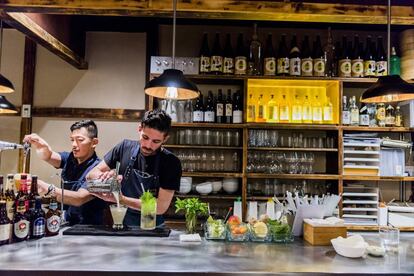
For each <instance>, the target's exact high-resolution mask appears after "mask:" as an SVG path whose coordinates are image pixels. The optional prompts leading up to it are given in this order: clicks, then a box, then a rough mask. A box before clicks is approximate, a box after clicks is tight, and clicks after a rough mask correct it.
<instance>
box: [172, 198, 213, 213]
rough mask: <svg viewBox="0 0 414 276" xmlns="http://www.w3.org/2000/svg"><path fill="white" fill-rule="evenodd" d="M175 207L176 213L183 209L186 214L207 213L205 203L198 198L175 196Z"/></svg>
mask: <svg viewBox="0 0 414 276" xmlns="http://www.w3.org/2000/svg"><path fill="white" fill-rule="evenodd" d="M175 208H176V210H175V212H176V213H178V212H179V211H181V210H184V211H185V214H186V215H190V214H191V215H206V214H207V213H208V207H207V203H205V202H201V201H199V200H198V198H186V199H183V200H181V199H179V198H177V200H176V201H175Z"/></svg>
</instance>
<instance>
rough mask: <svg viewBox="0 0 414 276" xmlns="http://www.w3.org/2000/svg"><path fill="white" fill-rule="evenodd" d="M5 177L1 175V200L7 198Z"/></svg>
mask: <svg viewBox="0 0 414 276" xmlns="http://www.w3.org/2000/svg"><path fill="white" fill-rule="evenodd" d="M3 183H4V177H3V176H2V175H0V201H3V200H4V199H5V196H4V190H5V189H4V185H3Z"/></svg>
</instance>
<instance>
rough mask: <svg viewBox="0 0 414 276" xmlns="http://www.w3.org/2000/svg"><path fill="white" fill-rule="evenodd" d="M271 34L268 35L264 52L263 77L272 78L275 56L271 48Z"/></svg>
mask: <svg viewBox="0 0 414 276" xmlns="http://www.w3.org/2000/svg"><path fill="white" fill-rule="evenodd" d="M272 41H273V40H272V34H270V33H269V34H268V36H267V40H266V47H265V51H264V68H263V71H264V75H265V76H274V75H276V54H275V50H274V48H273V42H272Z"/></svg>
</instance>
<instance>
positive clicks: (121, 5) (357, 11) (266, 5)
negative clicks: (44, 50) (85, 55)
mask: <svg viewBox="0 0 414 276" xmlns="http://www.w3.org/2000/svg"><path fill="white" fill-rule="evenodd" d="M316 2H317V0H315V2H314V3H312V2H306V3H305V2H300V1H295V2H287V1H278V2H276V1H266V0H257V1H252V0H250V1H247V0H178V6H177V11H178V13H177V15H178V17H180V18H200V19H229V20H255V21H260V20H265V21H296V22H326V23H360V24H385V23H386V5H378V4H374V5H369V4H368V3H367V1H361V2H363V4H342V3H333V2H327V1H325V3H316ZM335 2H341V1H335ZM342 2H344V1H342ZM384 2H385V1H384ZM0 8H3V9H4V10H5V11H8V12H36V13H55V14H72V15H73V14H79V15H109V16H144V17H146V16H151V17H154V16H156V17H170V16H171V10H172V1H171V0H0ZM392 24H402V25H414V7H413V6H408V5H406V6H402V5H401V6H393V7H392Z"/></svg>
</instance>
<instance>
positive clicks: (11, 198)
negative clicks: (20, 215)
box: [5, 174, 16, 221]
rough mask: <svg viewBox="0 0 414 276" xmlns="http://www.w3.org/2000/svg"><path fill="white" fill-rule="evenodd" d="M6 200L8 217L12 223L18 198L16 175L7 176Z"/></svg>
mask: <svg viewBox="0 0 414 276" xmlns="http://www.w3.org/2000/svg"><path fill="white" fill-rule="evenodd" d="M5 198H6V210H7V216H8V217H9V219H10V221H13V219H14V209H15V200H16V196H15V194H14V175H13V174H8V175H7V182H6V192H5Z"/></svg>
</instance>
